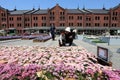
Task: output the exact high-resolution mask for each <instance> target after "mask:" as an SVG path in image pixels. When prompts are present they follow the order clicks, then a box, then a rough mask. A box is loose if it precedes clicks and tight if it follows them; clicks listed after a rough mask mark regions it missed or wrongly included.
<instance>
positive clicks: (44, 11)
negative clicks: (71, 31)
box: [33, 9, 48, 14]
mask: <svg viewBox="0 0 120 80" xmlns="http://www.w3.org/2000/svg"><path fill="white" fill-rule="evenodd" d="M47 13H48V10H46V9H40V10H37V11H36V12H34V13H33V14H47Z"/></svg>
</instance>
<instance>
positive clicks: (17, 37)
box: [0, 36, 21, 41]
mask: <svg viewBox="0 0 120 80" xmlns="http://www.w3.org/2000/svg"><path fill="white" fill-rule="evenodd" d="M20 38H21V36H0V41H1V40H11V39H20Z"/></svg>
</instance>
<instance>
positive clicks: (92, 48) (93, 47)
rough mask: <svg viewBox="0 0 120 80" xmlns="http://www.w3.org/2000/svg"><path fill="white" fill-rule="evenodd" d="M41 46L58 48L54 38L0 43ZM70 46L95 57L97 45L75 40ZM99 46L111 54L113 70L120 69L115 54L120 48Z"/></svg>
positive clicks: (118, 56)
mask: <svg viewBox="0 0 120 80" xmlns="http://www.w3.org/2000/svg"><path fill="white" fill-rule="evenodd" d="M4 45H7V46H41V47H56V46H58V38H56V40H55V41H52V40H51V39H50V40H48V41H46V42H33V40H21V39H14V40H6V41H0V46H4ZM72 46H81V47H84V48H85V49H87V50H88V51H89V52H90V53H93V54H95V55H97V45H92V44H90V43H87V42H84V41H82V40H80V39H75V40H74V41H73V45H72ZM99 46H102V47H106V48H108V49H109V50H110V51H111V52H112V55H111V59H110V60H111V62H112V63H113V65H112V66H113V68H115V69H120V53H117V49H119V48H120V46H108V45H103V44H99Z"/></svg>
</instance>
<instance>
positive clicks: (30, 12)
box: [25, 10, 37, 14]
mask: <svg viewBox="0 0 120 80" xmlns="http://www.w3.org/2000/svg"><path fill="white" fill-rule="evenodd" d="M36 11H37V10H31V11H28V12H26V13H25V14H32V13H34V12H36Z"/></svg>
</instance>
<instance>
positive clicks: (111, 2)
mask: <svg viewBox="0 0 120 80" xmlns="http://www.w3.org/2000/svg"><path fill="white" fill-rule="evenodd" d="M56 4H59V5H60V6H61V7H63V8H68V9H76V8H78V7H79V8H80V9H82V8H83V7H85V8H86V9H101V8H103V6H104V7H105V8H106V9H109V8H112V7H115V6H117V5H118V4H120V0H0V6H2V7H4V8H6V9H9V10H13V9H15V8H16V9H18V10H26V9H33V7H34V8H35V9H38V8H39V7H40V8H41V9H48V8H52V7H54V6H55V5H56Z"/></svg>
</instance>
